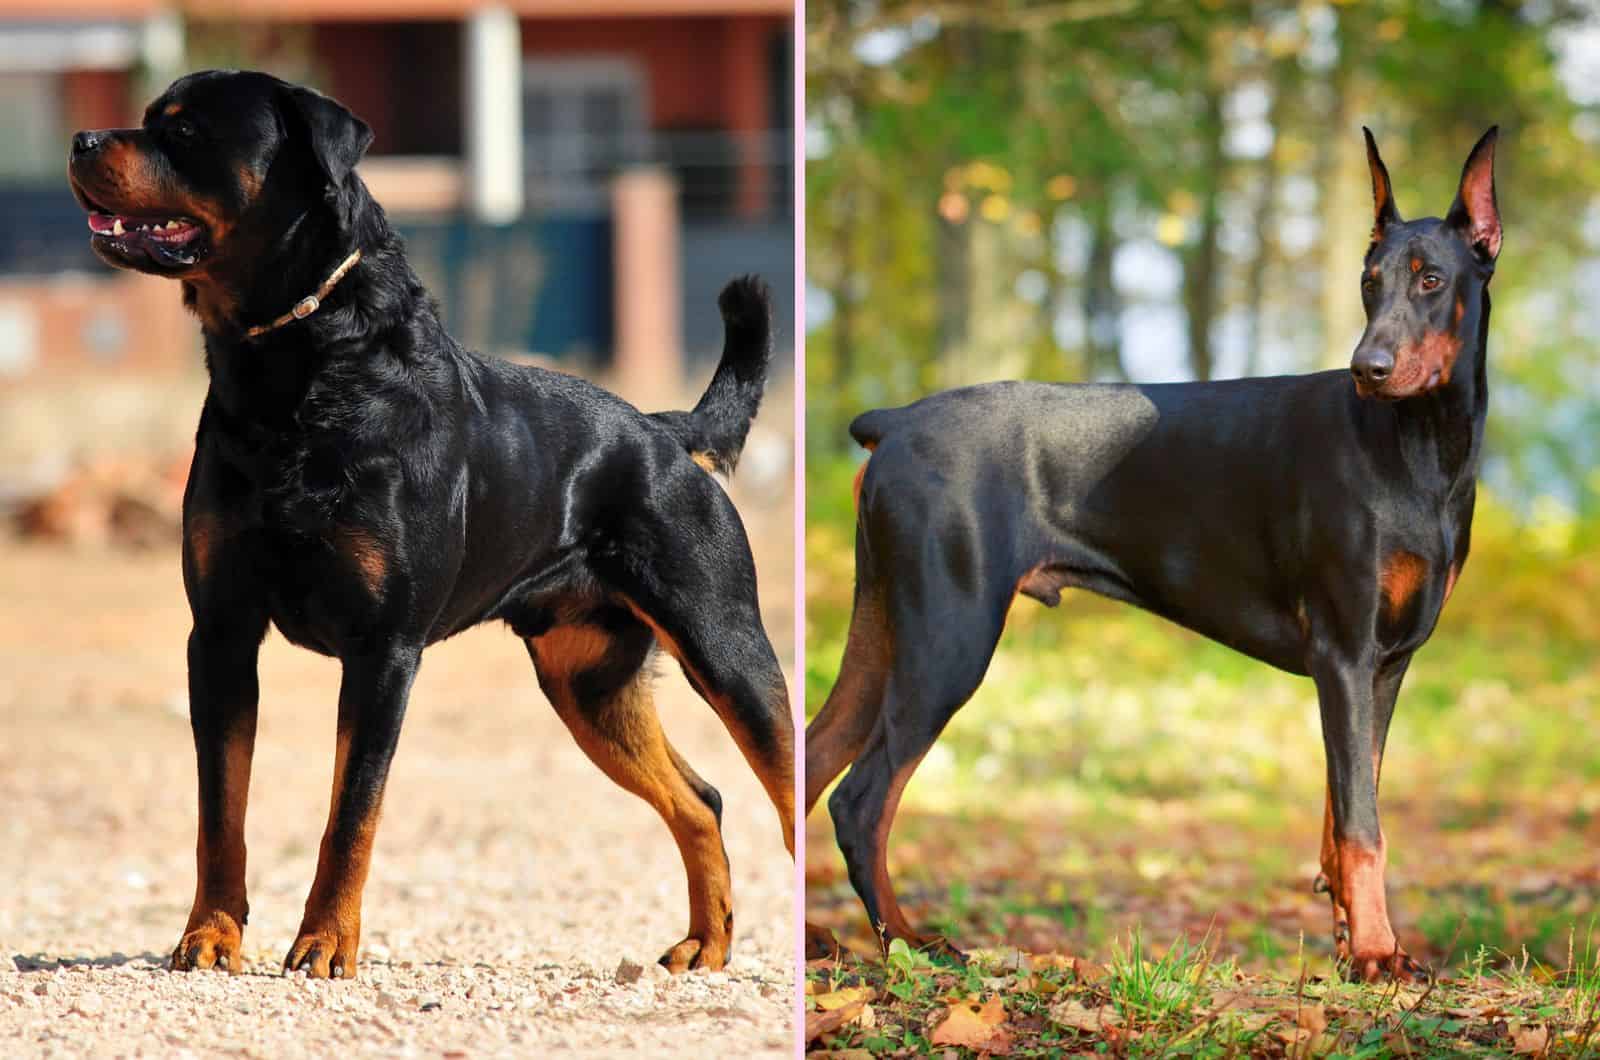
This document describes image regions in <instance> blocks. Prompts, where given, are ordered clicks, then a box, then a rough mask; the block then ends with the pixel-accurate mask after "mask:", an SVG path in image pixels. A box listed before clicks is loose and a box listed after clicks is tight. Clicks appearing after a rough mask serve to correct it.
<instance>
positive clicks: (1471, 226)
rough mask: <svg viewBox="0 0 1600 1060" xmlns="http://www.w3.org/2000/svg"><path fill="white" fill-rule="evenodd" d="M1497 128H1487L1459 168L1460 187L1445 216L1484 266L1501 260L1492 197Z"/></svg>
mask: <svg viewBox="0 0 1600 1060" xmlns="http://www.w3.org/2000/svg"><path fill="white" fill-rule="evenodd" d="M1499 139H1500V126H1498V125H1494V126H1490V128H1489V131H1488V132H1486V133H1484V134H1483V138H1482V139H1480V140H1479V141H1478V143H1477V146H1475V147H1474V148H1473V149H1472V154H1470V155H1468V156H1467V164H1466V165H1465V166H1463V167H1462V168H1461V187H1460V188H1459V189H1457V191H1456V201H1455V202H1453V203H1451V204H1450V212H1449V213H1447V214H1445V217H1444V219H1445V223H1446V224H1449V225H1451V226H1453V227H1455V228H1456V229H1458V230H1460V232H1461V233H1462V235H1464V236H1465V237H1466V239H1467V242H1468V243H1471V244H1472V249H1473V250H1474V251H1475V252H1476V253H1477V255H1478V257H1479V258H1480V259H1481V260H1483V261H1484V262H1485V263H1489V264H1492V263H1493V262H1494V259H1495V258H1497V257H1499V256H1500V206H1499V204H1498V203H1497V202H1496V201H1495V197H1494V145H1495V142H1496V141H1497V140H1499Z"/></svg>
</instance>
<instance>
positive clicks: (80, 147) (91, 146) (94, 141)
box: [72, 132, 105, 155]
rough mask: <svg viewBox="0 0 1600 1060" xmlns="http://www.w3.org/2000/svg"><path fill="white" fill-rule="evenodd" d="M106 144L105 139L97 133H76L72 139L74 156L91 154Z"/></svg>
mask: <svg viewBox="0 0 1600 1060" xmlns="http://www.w3.org/2000/svg"><path fill="white" fill-rule="evenodd" d="M104 142H105V137H104V136H102V135H101V134H100V133H97V132H81V133H74V134H73V137H72V153H73V154H74V155H86V154H89V153H90V152H92V151H95V150H98V149H99V147H100V145H101V144H102V143H104Z"/></svg>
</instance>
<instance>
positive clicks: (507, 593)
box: [70, 72, 794, 977]
mask: <svg viewBox="0 0 1600 1060" xmlns="http://www.w3.org/2000/svg"><path fill="white" fill-rule="evenodd" d="M371 139H372V134H371V131H370V130H369V129H368V128H367V126H366V125H365V124H364V123H363V122H361V121H360V120H359V119H358V118H356V117H355V116H354V115H352V114H351V113H350V112H349V111H348V110H346V109H345V108H344V107H342V106H340V105H339V104H338V103H335V102H334V101H333V100H330V99H328V98H326V97H324V96H321V95H319V94H317V93H315V92H312V91H310V90H309V89H305V88H300V87H297V86H293V85H289V84H286V83H285V82H283V81H280V80H278V79H276V78H273V77H269V76H267V75H265V74H259V73H236V72H207V73H197V74H193V75H190V76H188V77H185V78H183V79H181V80H179V81H177V82H176V83H174V84H173V85H172V87H171V88H169V89H168V90H167V91H166V92H165V93H164V94H162V96H161V97H160V98H159V99H157V100H156V101H155V102H154V103H152V104H151V105H150V107H149V108H148V109H147V110H146V112H145V115H144V121H143V124H142V125H141V126H140V127H139V128H135V129H116V130H110V131H103V132H81V133H78V134H77V136H75V137H74V138H73V142H72V158H71V163H70V176H71V183H72V189H73V192H74V193H75V194H76V195H77V197H78V201H79V202H80V203H81V204H82V205H83V207H84V209H86V210H87V211H88V212H89V227H90V229H91V230H92V232H93V235H92V236H91V237H90V238H91V243H92V245H93V247H94V250H95V252H96V253H97V254H99V256H100V257H101V258H103V259H104V260H105V261H107V262H109V263H110V264H112V265H115V266H118V267H120V268H127V269H135V270H138V271H140V272H148V273H153V274H155V275H158V276H169V277H172V278H174V279H177V280H179V281H180V282H181V284H182V287H183V298H184V302H185V303H186V304H187V305H188V306H190V307H191V308H192V309H193V310H194V312H195V313H196V315H198V316H199V318H200V322H201V325H202V328H203V331H204V335H205V347H206V363H207V366H208V368H209V370H210V374H211V386H210V391H209V393H208V394H207V397H206V402H205V407H204V409H203V410H202V412H201V415H200V427H199V433H198V436H197V439H196V451H195V457H194V466H193V469H192V471H191V473H190V477H189V484H188V489H187V491H186V493H185V496H184V505H183V523H184V548H183V576H184V584H185V586H186V587H187V590H188V595H189V602H190V607H191V609H192V611H193V615H194V628H193V631H192V632H191V633H190V636H189V709H190V717H191V720H192V722H193V727H194V740H195V751H196V754H197V757H198V760H199V774H200V825H199V843H198V848H199V853H198V863H199V881H198V885H197V887H196V891H195V900H194V910H193V912H192V913H191V914H190V915H189V923H188V926H187V927H186V928H185V930H184V934H183V938H182V940H181V941H180V942H179V943H178V947H177V950H176V951H175V952H174V953H173V956H172V965H173V967H174V968H178V969H190V968H212V967H217V968H226V969H228V970H229V971H238V970H239V968H240V957H239V945H240V932H241V930H242V928H243V927H244V924H245V917H246V914H247V912H248V909H249V906H248V903H247V901H246V899H245V847H244V819H245V799H246V789H247V788H248V786H249V782H250V760H251V750H252V747H253V744H254V741H255V729H256V703H257V686H256V658H257V650H258V646H259V645H260V643H261V640H262V638H263V636H265V634H266V632H267V628H268V624H269V623H270V624H272V625H275V626H277V627H278V629H279V630H280V631H281V632H282V633H283V635H284V636H285V637H287V638H288V639H289V640H290V641H293V642H294V643H295V644H299V645H302V646H304V647H307V648H310V649H312V650H313V651H317V652H320V653H323V654H325V655H331V656H335V657H337V658H338V659H339V660H340V661H341V663H342V665H343V681H342V684H341V687H340V692H339V710H338V742H337V758H336V759H335V766H334V781H333V799H332V806H331V808H330V811H329V816H328V822H327V828H326V831H325V832H324V833H323V838H322V848H321V854H320V857H319V858H318V862H317V873H316V880H315V882H314V883H313V884H312V887H311V894H310V897H309V898H308V899H307V901H306V907H305V917H304V919H303V921H302V922H301V926H300V932H299V936H298V937H297V938H296V939H295V941H294V944H293V946H292V947H291V948H290V950H289V953H288V957H287V959H286V960H285V962H284V966H285V967H286V968H289V969H304V970H306V971H307V972H308V973H309V974H311V975H312V976H316V977H328V976H333V977H340V976H344V977H349V976H352V975H354V974H355V971H356V954H357V947H358V943H359V939H360V932H361V892H362V887H363V884H364V883H365V880H366V875H367V866H368V862H369V857H370V853H371V849H372V842H373V837H374V834H375V833H376V830H377V824H378V812H379V807H380V805H381V803H382V801H383V787H384V779H385V777H386V775H387V773H388V769H389V762H390V759H391V757H392V756H393V754H394V751H395V745H396V742H397V741H398V739H399V736H400V723H401V719H402V718H403V717H404V716H405V710H406V699H407V694H408V692H409V690H410V688H411V682H412V678H413V677H414V676H415V674H416V671H417V666H418V663H419V661H420V659H421V656H422V650H423V648H424V647H426V646H427V645H429V644H431V643H433V642H434V641H437V640H439V639H441V638H443V637H448V636H450V635H452V634H454V633H458V632H460V631H461V630H464V629H466V628H467V627H469V626H473V625H476V624H478V623H480V622H483V621H486V620H489V619H500V620H502V621H504V622H506V623H508V624H509V625H510V627H511V628H512V630H513V631H514V632H515V633H516V634H517V635H518V636H519V637H521V638H523V639H524V640H525V641H526V643H527V649H528V653H529V655H530V656H532V659H533V664H534V667H535V669H536V671H537V673H538V679H539V684H540V686H541V687H542V688H543V689H544V691H545V693H546V695H548V697H549V698H550V701H551V703H552V704H554V706H555V708H556V711H557V713H558V714H559V715H560V716H561V719H562V721H564V722H565V723H566V724H567V726H568V727H569V728H570V729H571V731H572V734H573V736H574V738H575V739H576V740H577V742H578V745H579V746H580V747H582V748H583V750H584V751H585V752H587V753H588V755H589V756H590V757H591V758H592V759H593V760H594V762H595V764H596V765H598V766H599V767H600V768H601V769H602V770H604V771H605V772H606V774H607V775H608V776H610V777H611V779H612V780H614V781H616V782H617V783H618V784H620V785H621V786H622V787H624V788H626V789H627V790H629V791H631V792H633V793H634V794H636V795H638V796H640V797H641V798H643V799H645V800H646V801H647V802H649V803H650V804H651V805H652V806H653V807H655V809H656V810H657V811H658V812H659V813H660V814H661V816H662V817H663V818H664V819H665V820H666V822H667V826H668V828H669V829H671V831H672V835H673V838H674V839H675V840H677V843H678V847H679V849H680V851H681V853H682V855H683V861H684V865H685V868H686V869H687V872H688V882H689V932H688V936H687V937H686V938H685V939H684V940H683V941H682V942H679V943H678V944H677V945H675V946H673V947H672V948H671V949H670V950H668V951H667V953H666V955H665V956H663V957H662V958H661V961H662V963H663V964H665V965H666V966H667V967H668V968H670V969H671V970H673V971H682V970H684V969H687V968H710V969H716V968H720V967H722V965H723V962H724V960H725V959H726V957H727V953H728V947H729V943H730V939H731V937H732V931H733V906H732V900H731V895H730V887H729V877H728V863H727V856H726V854H725V852H724V850H723V845H722V837H721V824H720V820H721V812H722V800H721V798H720V796H719V795H718V794H717V792H716V789H714V788H713V787H711V785H709V784H707V783H706V782H705V781H704V780H702V779H701V778H700V777H699V776H697V775H696V774H695V772H694V770H693V769H691V768H690V767H689V765H688V763H686V762H685V761H684V760H683V759H682V758H681V757H679V755H678V754H677V752H676V751H674V750H673V748H672V747H671V745H669V744H668V743H667V741H666V738H665V737H664V736H663V734H662V731H661V727H660V724H659V722H658V720H657V717H656V712H655V707H654V705H653V703H652V700H651V693H650V668H649V666H648V660H649V658H650V656H651V654H652V652H653V650H654V649H655V647H656V646H657V645H658V644H659V645H661V646H662V647H664V648H665V649H666V650H667V651H668V652H670V653H671V654H672V655H673V656H675V657H676V658H677V660H678V662H679V663H680V664H681V666H682V667H683V670H684V673H685V674H686V675H687V677H688V679H689V681H690V682H691V683H692V684H693V685H694V687H695V689H696V691H698V692H699V693H700V695H701V696H703V697H704V698H705V699H706V701H707V702H708V703H709V704H710V705H711V706H712V708H713V709H714V710H715V711H716V712H717V714H718V715H719V716H720V717H721V718H722V720H723V722H724V723H725V724H726V725H727V727H728V729H729V730H730V731H731V732H732V734H733V736H734V739H735V740H736V741H737V743H738V745H739V747H740V749H741V750H742V751H743V753H744V755H745V757H746V759H747V760H748V761H749V763H750V765H751V766H752V767H753V768H754V770H755V772H756V774H757V775H758V776H759V778H760V779H761V782H762V784H763V785H764V786H765V788H766V790H767V792H768V794H769V795H770V796H771V798H772V801H773V803H774V804H775V805H776V807H777V810H778V817H779V820H780V822H781V823H782V826H783V835H784V841H785V843H787V844H789V846H790V849H791V851H792V850H793V795H792V783H793V775H794V767H793V762H792V754H793V750H792V749H793V741H794V733H793V722H792V720H791V716H790V712H789V703H788V694H787V692H786V691H785V687H784V679H783V675H782V673H781V672H780V671H779V669H778V663H777V659H776V657H775V656H774V654H773V651H772V647H771V645H770V644H769V643H768V640H767V637H766V634H765V632H764V631H763V629H762V626H761V620H760V615H759V613H758V611H757V606H756V576H755V568H754V565H753V562H752V559H751V555H750V547H749V543H748V541H747V540H746V538H745V533H744V528H743V525H742V524H741V523H740V521H739V516H738V514H737V513H736V512H735V511H734V508H733V505H732V504H731V503H730V502H729V500H728V498H727V496H726V495H725V494H724V492H723V490H722V488H721V487H720V486H719V485H718V484H717V483H716V482H715V481H714V480H713V478H712V476H711V475H710V474H708V473H707V471H708V469H709V468H716V469H718V470H722V471H731V470H732V468H733V466H734V464H735V462H736V461H737V459H738V456H739V452H740V449H741V447H742V446H743V444H744V440H745V436H746V434H747V432H748V431H749V427H750V422H751V420H752V418H753V417H754V416H755V414H756V409H757V406H758V405H759V403H760V400H761V394H762V389H763V387H764V385H765V378H766V372H767V362H768V360H769V358H770V340H769V326H770V319H769V317H770V310H769V306H768V300H767V295H766V290H765V288H764V287H763V286H762V285H761V284H760V283H759V281H756V280H754V279H746V280H739V281H735V282H734V283H732V284H730V285H729V286H728V287H727V288H726V289H725V290H724V291H723V293H722V297H721V300H720V304H721V308H722V314H723V320H724V327H725V330H726V345H725V348H724V350H723V354H722V360H721V363H720V364H719V365H718V366H717V369H716V373H715V375H714V376H713V378H712V380H711V384H710V387H709V388H708V389H707V391H706V392H705V396H704V397H702V398H701V400H700V402H699V404H698V405H697V406H696V408H695V409H694V411H692V412H669V413H657V414H654V415H645V414H643V413H641V412H639V411H637V410H636V409H634V408H633V407H632V406H631V405H629V404H627V403H626V402H624V401H622V400H621V399H620V398H617V397H616V396H614V395H612V394H610V393H607V392H606V391H604V390H601V389H599V388H597V387H595V386H592V385H590V384H588V383H585V382H583V381H581V380H579V379H576V378H573V377H570V376H566V375H562V374H558V373H554V372H548V371H540V370H537V369H528V368H522V367H516V366H513V365H510V364H508V363H505V362H501V361H497V360H490V359H485V358H481V357H478V356H475V355H473V354H471V353H469V352H467V351H465V350H463V349H462V348H461V347H460V346H459V345H458V344H457V343H456V342H455V341H454V340H452V339H451V338H450V336H449V335H447V334H446V333H445V330H444V328H443V327H442V326H441V325H440V323H439V318H438V315H437V313H436V310H435V306H434V304H433V302H432V300H431V299H430V298H429V296H428V295H427V293H426V292H425V291H424V290H423V288H422V285H421V284H420V283H419V282H418V280H417V277H416V275H415V273H413V272H412V270H411V268H410V266H409V265H408V264H407V263H406V259H405V256H404V254H403V252H402V249H401V245H400V241H399V239H398V238H397V237H396V236H395V234H394V232H393V231H392V230H391V229H390V227H389V224H388V222H387V220H386V219H385V217H384V213H383V210H382V209H381V208H379V206H378V204H377V203H375V202H374V201H373V200H372V197H371V196H370V195H369V194H368V192H367V188H366V186H365V185H364V184H363V183H362V180H361V178H360V176H358V175H357V174H356V172H355V166H356V163H357V162H358V161H359V160H360V158H361V156H362V154H363V153H364V152H365V151H366V148H367V146H368V144H369V143H370V142H371ZM623 297H626V292H623Z"/></svg>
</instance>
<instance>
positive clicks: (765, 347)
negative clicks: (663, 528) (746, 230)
mask: <svg viewBox="0 0 1600 1060" xmlns="http://www.w3.org/2000/svg"><path fill="white" fill-rule="evenodd" d="M717 308H719V309H721V310H722V333H723V339H722V359H721V360H720V361H718V362H717V371H716V373H715V374H714V375H712V377H711V384H710V385H709V386H707V387H706V392H705V393H704V394H702V395H701V396H700V402H699V404H697V405H695V407H694V410H693V411H692V412H652V413H651V414H650V418H651V419H653V420H655V421H657V422H658V423H660V424H661V425H662V426H664V427H666V428H667V429H668V430H669V431H671V432H672V433H673V434H675V435H676V436H677V437H678V440H679V441H680V442H681V443H682V444H683V447H684V449H686V450H687V451H688V452H689V455H690V456H692V457H694V459H695V461H696V462H697V463H699V464H700V465H701V466H702V467H704V468H706V469H707V470H708V471H721V472H722V473H723V474H732V473H733V469H734V467H735V465H737V464H738V463H739V453H740V451H742V450H743V449H744V440H745V437H746V436H747V435H749V433H750V423H751V421H753V420H754V419H755V418H756V410H757V409H759V408H760V407H761V394H762V391H763V390H765V389H766V385H767V364H768V362H769V361H771V359H772V302H771V295H770V293H769V292H768V290H767V285H766V284H765V283H763V282H762V281H761V278H760V277H758V276H741V277H739V278H738V279H737V280H734V281H733V282H731V283H729V284H728V286H726V287H724V288H723V289H722V294H721V295H719V296H718V297H717Z"/></svg>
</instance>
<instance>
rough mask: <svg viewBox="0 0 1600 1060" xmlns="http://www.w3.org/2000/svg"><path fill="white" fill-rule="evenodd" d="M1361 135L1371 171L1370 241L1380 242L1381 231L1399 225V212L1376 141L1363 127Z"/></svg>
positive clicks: (1387, 171) (1381, 237)
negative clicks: (1364, 142) (1365, 139)
mask: <svg viewBox="0 0 1600 1060" xmlns="http://www.w3.org/2000/svg"><path fill="white" fill-rule="evenodd" d="M1361 134H1362V135H1363V136H1365V137H1366V138H1367V168H1368V169H1370V170H1371V171H1372V241H1373V242H1374V243H1377V242H1380V241H1381V240H1382V239H1383V231H1384V229H1386V228H1388V227H1389V226H1390V225H1397V224H1399V223H1400V211H1399V210H1397V209H1396V208H1395V205H1394V191H1393V190H1392V189H1391V188H1390V187H1389V170H1388V169H1387V168H1386V167H1385V166H1384V164H1383V159H1382V158H1380V157H1378V141H1376V140H1374V139H1373V138H1372V130H1371V129H1369V128H1367V127H1366V126H1365V125H1363V126H1362V127H1361Z"/></svg>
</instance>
